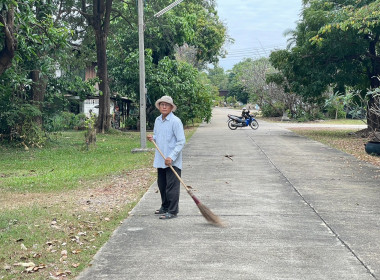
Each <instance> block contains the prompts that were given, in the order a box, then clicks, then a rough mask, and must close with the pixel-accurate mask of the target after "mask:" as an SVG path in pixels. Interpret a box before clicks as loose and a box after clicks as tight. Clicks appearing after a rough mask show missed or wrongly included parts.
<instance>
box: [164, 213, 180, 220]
mask: <svg viewBox="0 0 380 280" xmlns="http://www.w3.org/2000/svg"><path fill="white" fill-rule="evenodd" d="M174 218H177V215H175V214H172V213H165V215H162V216H160V219H161V220H169V219H174Z"/></svg>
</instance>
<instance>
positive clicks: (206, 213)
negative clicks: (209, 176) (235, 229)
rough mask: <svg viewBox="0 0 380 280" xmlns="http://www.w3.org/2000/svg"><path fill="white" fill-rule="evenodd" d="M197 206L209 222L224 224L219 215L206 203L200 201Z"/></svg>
mask: <svg viewBox="0 0 380 280" xmlns="http://www.w3.org/2000/svg"><path fill="white" fill-rule="evenodd" d="M197 206H198V208H199V211H201V213H202V215H203V217H205V219H206V220H207V221H208V222H209V223H211V224H213V225H215V226H219V227H223V226H224V223H223V222H222V220H221V219H220V218H219V217H218V216H217V215H215V214H214V213H213V212H212V211H211V210H210V209H209V208H208V207H207V206H206V205H204V204H202V203H201V202H200V203H198V204H197Z"/></svg>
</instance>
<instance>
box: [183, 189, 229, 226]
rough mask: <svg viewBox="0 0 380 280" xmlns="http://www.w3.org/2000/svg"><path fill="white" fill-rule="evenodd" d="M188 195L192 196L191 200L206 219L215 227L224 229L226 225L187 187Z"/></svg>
mask: <svg viewBox="0 0 380 280" xmlns="http://www.w3.org/2000/svg"><path fill="white" fill-rule="evenodd" d="M186 190H187V193H188V194H189V195H190V196H191V198H192V199H193V200H194V202H195V204H196V205H197V206H198V208H199V211H201V213H202V215H203V217H205V219H206V220H207V221H208V222H209V223H211V224H213V225H214V226H219V227H224V226H225V224H224V223H223V222H222V220H221V219H220V218H219V217H218V216H217V215H215V214H214V213H213V212H212V211H211V210H210V209H209V208H208V207H207V206H206V205H204V204H202V202H201V201H200V200H199V199H198V198H197V197H196V196H195V195H194V194H193V193H192V191H191V190H190V189H189V188H188V187H186Z"/></svg>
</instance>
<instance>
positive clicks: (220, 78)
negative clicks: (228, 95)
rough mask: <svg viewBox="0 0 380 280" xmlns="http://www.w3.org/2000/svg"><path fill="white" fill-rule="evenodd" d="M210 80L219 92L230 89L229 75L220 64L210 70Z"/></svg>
mask: <svg viewBox="0 0 380 280" xmlns="http://www.w3.org/2000/svg"><path fill="white" fill-rule="evenodd" d="M208 78H209V79H210V81H211V83H212V84H213V85H214V86H216V87H217V88H218V89H219V90H226V89H227V88H228V75H227V73H225V72H224V69H223V68H222V67H220V66H218V64H214V67H213V68H209V69H208Z"/></svg>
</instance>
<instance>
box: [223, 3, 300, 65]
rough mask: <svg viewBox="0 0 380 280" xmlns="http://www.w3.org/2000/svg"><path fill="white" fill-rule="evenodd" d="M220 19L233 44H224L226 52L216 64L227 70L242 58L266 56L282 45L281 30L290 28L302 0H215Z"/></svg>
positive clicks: (292, 27) (294, 22) (283, 38)
mask: <svg viewBox="0 0 380 280" xmlns="http://www.w3.org/2000/svg"><path fill="white" fill-rule="evenodd" d="M216 3H217V10H218V15H219V17H220V19H221V20H222V21H223V22H224V24H225V25H226V26H227V30H228V35H229V36H230V37H232V38H233V39H234V40H235V43H234V44H232V45H231V44H227V45H225V46H224V47H225V49H226V50H227V52H228V55H227V57H226V58H224V59H220V61H219V65H220V66H221V67H223V68H224V70H230V69H232V67H233V66H234V65H235V64H237V63H238V62H240V61H242V60H243V59H244V58H248V57H250V58H255V59H256V58H260V57H265V56H266V57H268V56H269V54H270V52H271V51H272V50H274V49H285V48H286V45H287V38H286V37H285V36H284V32H285V31H286V30H288V29H294V28H295V27H296V25H297V21H298V20H299V18H300V12H301V8H302V0H216Z"/></svg>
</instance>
